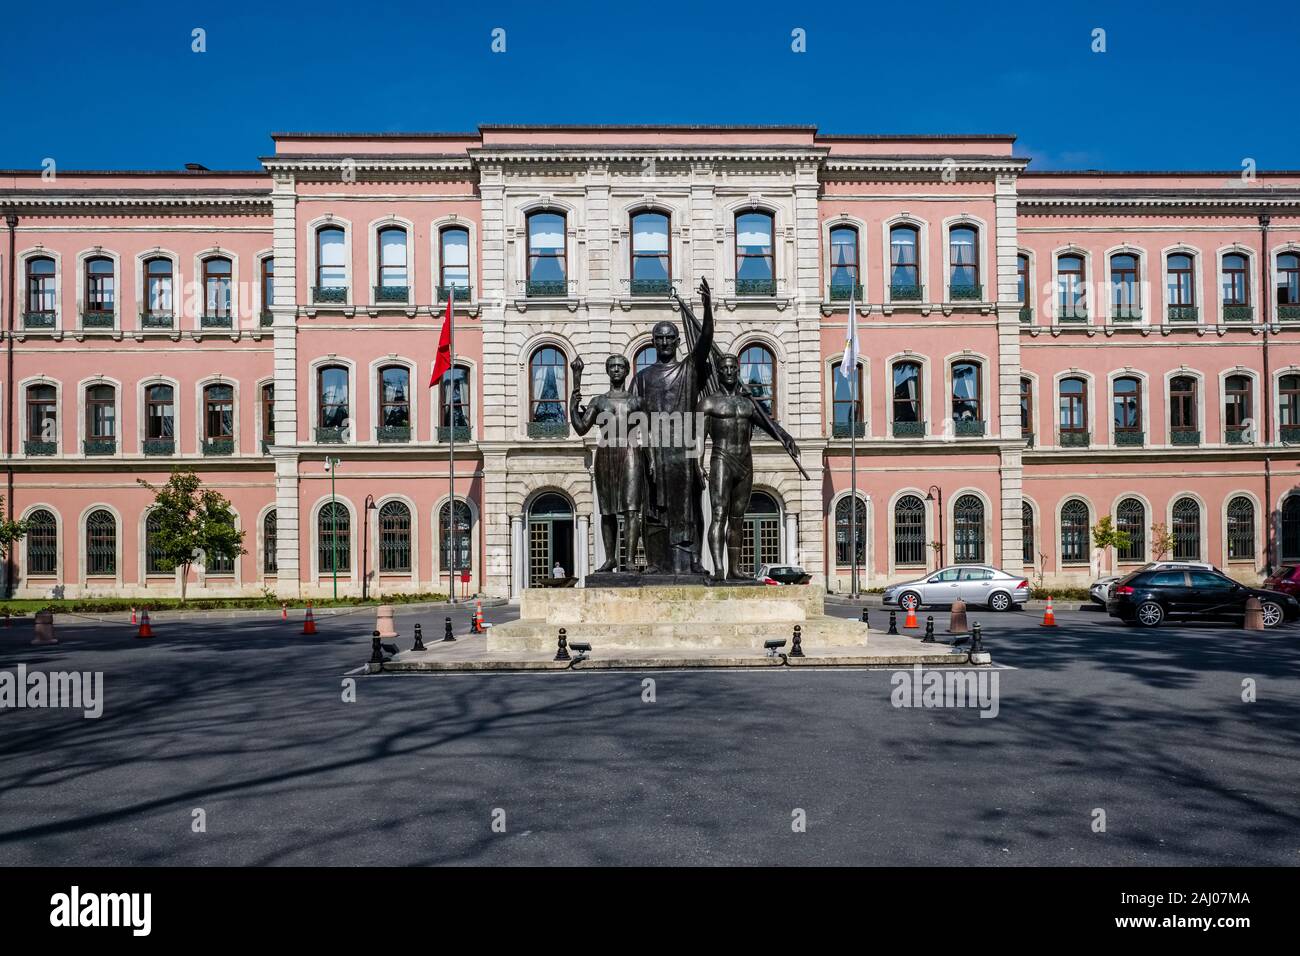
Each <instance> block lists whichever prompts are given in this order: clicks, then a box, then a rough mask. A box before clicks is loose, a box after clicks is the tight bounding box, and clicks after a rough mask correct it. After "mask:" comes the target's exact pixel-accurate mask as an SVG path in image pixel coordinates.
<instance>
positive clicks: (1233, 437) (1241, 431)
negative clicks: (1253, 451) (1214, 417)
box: [1224, 425, 1254, 445]
mask: <svg viewBox="0 0 1300 956" xmlns="http://www.w3.org/2000/svg"><path fill="white" fill-rule="evenodd" d="M1224 438H1226V439H1227V441H1228V444H1229V445H1253V444H1254V430H1253V429H1250V428H1245V427H1242V426H1240V425H1230V426H1228V428H1227V429H1225V431H1224Z"/></svg>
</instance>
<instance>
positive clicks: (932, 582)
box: [884, 564, 1029, 611]
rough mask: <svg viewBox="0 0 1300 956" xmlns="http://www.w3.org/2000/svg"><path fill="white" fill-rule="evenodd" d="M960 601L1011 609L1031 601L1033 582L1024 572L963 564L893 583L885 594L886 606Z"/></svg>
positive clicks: (904, 607)
mask: <svg viewBox="0 0 1300 956" xmlns="http://www.w3.org/2000/svg"><path fill="white" fill-rule="evenodd" d="M958 600H960V601H965V602H966V603H967V604H983V605H985V606H987V607H988V608H990V609H991V610H994V611H1006V610H1010V608H1011V607H1012V606H1013V605H1016V604H1024V603H1025V602H1026V601H1028V600H1029V581H1028V579H1027V578H1025V576H1024V575H1022V574H1008V573H1007V572H1006V571H999V570H998V569H997V568H995V567H991V566H990V565H987V564H959V565H956V566H955V567H951V568H940V569H939V570H938V571H935V572H933V573H932V574H928V575H926V576H925V577H923V578H918V579H917V580H915V581H905V582H903V583H902V584H891V585H890V586H889V587H887V588H885V594H884V601H885V605H886V606H890V605H895V604H896V605H898V606H899V607H900V608H903V609H904V610H907V609H908V608H909V607H921V606H922V605H926V604H951V603H952V602H953V601H958Z"/></svg>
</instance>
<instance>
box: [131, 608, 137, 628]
mask: <svg viewBox="0 0 1300 956" xmlns="http://www.w3.org/2000/svg"><path fill="white" fill-rule="evenodd" d="M131 624H132V626H134V625H135V624H136V619H135V608H134V607H132V608H131Z"/></svg>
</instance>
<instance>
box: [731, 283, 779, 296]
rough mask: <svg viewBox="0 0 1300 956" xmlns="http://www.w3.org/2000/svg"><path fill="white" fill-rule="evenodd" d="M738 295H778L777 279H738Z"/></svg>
mask: <svg viewBox="0 0 1300 956" xmlns="http://www.w3.org/2000/svg"><path fill="white" fill-rule="evenodd" d="M736 295H751V296H756V295H776V280H775V279H737V280H736Z"/></svg>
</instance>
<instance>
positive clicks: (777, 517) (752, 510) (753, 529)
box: [739, 491, 781, 574]
mask: <svg viewBox="0 0 1300 956" xmlns="http://www.w3.org/2000/svg"><path fill="white" fill-rule="evenodd" d="M780 563H781V509H780V508H778V507H777V504H776V501H774V500H773V498H772V496H771V495H769V494H766V493H765V492H762V491H756V492H754V493H753V494H752V495H750V496H749V508H748V509H747V510H746V511H745V536H744V540H743V543H742V544H741V547H740V569H739V570H740V571H741V573H743V574H754V573H756V572H757V571H758V569H759V567H761V566H762V565H764V564H780Z"/></svg>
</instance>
